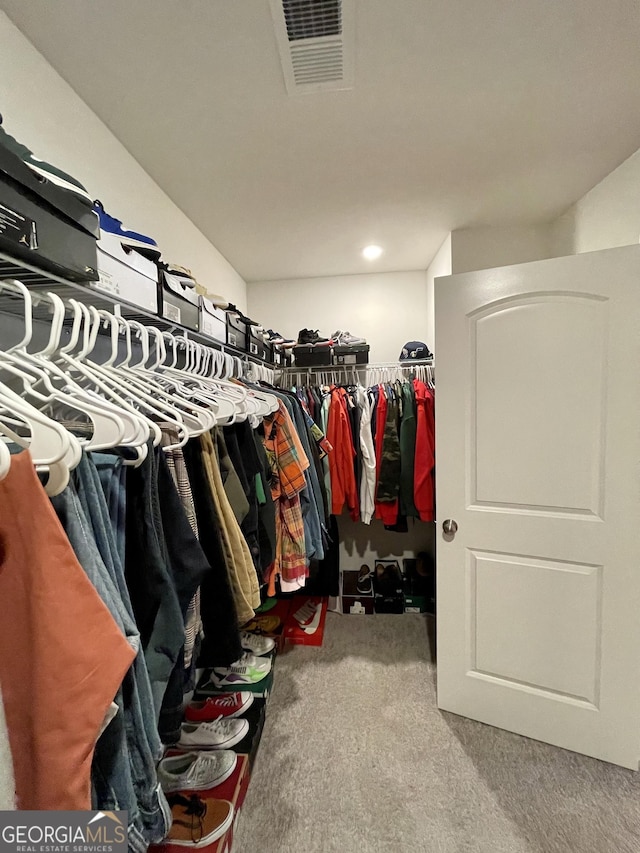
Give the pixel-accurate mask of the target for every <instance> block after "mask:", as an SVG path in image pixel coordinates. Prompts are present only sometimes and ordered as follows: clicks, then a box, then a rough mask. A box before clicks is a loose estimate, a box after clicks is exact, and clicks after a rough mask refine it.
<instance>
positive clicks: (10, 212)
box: [0, 145, 100, 281]
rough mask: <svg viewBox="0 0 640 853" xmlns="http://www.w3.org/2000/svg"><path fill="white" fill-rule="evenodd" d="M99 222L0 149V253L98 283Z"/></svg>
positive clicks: (82, 204) (76, 199)
mask: <svg viewBox="0 0 640 853" xmlns="http://www.w3.org/2000/svg"><path fill="white" fill-rule="evenodd" d="M99 236H100V222H99V220H98V216H97V214H96V213H95V212H94V211H93V209H92V206H91V204H90V202H88V201H85V200H84V199H82V198H81V197H80V196H78V195H76V194H75V193H73V192H71V191H69V190H64V189H62V188H60V187H58V186H56V184H54V183H52V182H51V181H48V180H47V179H46V178H43V177H41V176H39V175H36V174H35V172H32V170H31V169H30V168H29V167H28V166H27V165H26V164H25V163H23V162H22V160H21V159H20V158H19V157H18V156H17V155H16V154H14V153H13V152H12V151H9V150H8V149H7V148H5V147H4V146H3V145H0V252H1V253H2V254H4V255H8V256H9V257H11V258H15V259H17V260H23V261H26V262H27V263H29V264H32V265H33V266H36V267H39V268H40V269H43V270H46V271H48V272H52V273H55V274H56V275H59V276H61V277H63V278H67V279H70V280H71V281H97V280H98V262H97V248H96V240H97V238H98V237H99Z"/></svg>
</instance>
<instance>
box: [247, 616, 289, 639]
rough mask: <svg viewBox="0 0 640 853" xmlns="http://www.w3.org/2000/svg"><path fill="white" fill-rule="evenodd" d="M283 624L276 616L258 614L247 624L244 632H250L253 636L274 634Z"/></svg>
mask: <svg viewBox="0 0 640 853" xmlns="http://www.w3.org/2000/svg"><path fill="white" fill-rule="evenodd" d="M281 624H282V620H281V619H280V617H279V616H276V615H275V614H271V615H269V614H266V615H265V616H261V615H259V614H258V615H256V616H254V617H253V619H251V620H249V622H247V624H246V625H245V626H244V630H245V631H250V632H251V633H252V634H273V633H274V631H277V630H278V628H279V627H280V625H281Z"/></svg>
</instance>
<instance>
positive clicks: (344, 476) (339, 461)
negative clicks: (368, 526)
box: [327, 388, 360, 521]
mask: <svg viewBox="0 0 640 853" xmlns="http://www.w3.org/2000/svg"><path fill="white" fill-rule="evenodd" d="M346 396H347V392H346V391H345V389H344V388H333V389H332V390H331V403H330V406H329V421H328V427H327V439H328V440H329V442H330V444H331V445H332V446H333V448H334V452H333V453H331V454H330V455H329V470H330V474H331V512H332V514H333V515H340V514H341V513H342V510H343V508H344V507H345V505H346V506H347V509H348V510H349V514H350V516H351V518H352V519H353V521H357V520H358V518H359V514H360V508H359V500H358V489H357V486H356V477H355V469H354V459H355V456H356V450H355V447H354V446H353V435H352V430H351V423H350V420H349V414H348V411H347V403H346Z"/></svg>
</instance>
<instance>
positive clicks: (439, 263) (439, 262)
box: [427, 234, 451, 350]
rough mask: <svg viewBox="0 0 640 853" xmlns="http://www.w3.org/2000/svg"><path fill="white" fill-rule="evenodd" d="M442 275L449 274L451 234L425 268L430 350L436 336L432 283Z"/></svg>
mask: <svg viewBox="0 0 640 853" xmlns="http://www.w3.org/2000/svg"><path fill="white" fill-rule="evenodd" d="M443 275H451V234H448V235H447V237H446V239H445V241H444V243H443V244H442V246H440V248H439V249H438V251H437V252H436V254H435V255H434V258H433V260H432V261H431V263H430V264H429V268H428V270H427V315H428V330H429V331H428V335H429V337H428V338H427V343H428V345H429V349H431V350H433V347H434V341H435V337H436V335H435V329H436V318H435V299H434V295H435V290H434V286H433V283H434V281H435V279H436V278H440V276H443Z"/></svg>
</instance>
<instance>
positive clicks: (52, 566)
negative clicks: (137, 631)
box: [0, 451, 135, 810]
mask: <svg viewBox="0 0 640 853" xmlns="http://www.w3.org/2000/svg"><path fill="white" fill-rule="evenodd" d="M0 602H1V607H2V612H1V614H0V684H1V685H2V700H3V703H4V710H5V714H6V718H7V728H8V730H9V740H10V745H11V752H12V756H13V764H14V770H15V779H16V793H17V806H18V808H19V809H45V810H50V809H73V810H83V809H90V808H91V779H90V774H91V759H92V757H93V751H94V746H95V742H96V740H97V738H98V735H99V733H100V729H101V725H102V721H103V719H104V716H105V712H106V711H107V709H108V708H109V706H110V704H111V702H112V700H113V697H114V696H115V695H116V692H117V690H118V687H119V686H120V684H121V682H122V679H123V678H124V675H125V673H126V672H127V670H128V669H129V666H130V665H131V662H132V661H133V658H134V657H135V652H134V650H133V649H132V648H131V646H130V645H129V643H128V642H127V640H126V639H125V637H124V635H123V634H122V632H121V631H120V629H119V627H118V625H117V624H116V622H115V620H114V619H113V617H112V616H111V614H110V613H109V611H108V609H107V607H106V605H105V604H104V603H103V601H102V599H101V598H100V596H99V595H98V593H97V591H96V589H95V587H94V586H93V584H92V583H91V581H90V580H89V578H88V577H87V575H86V574H85V572H84V570H83V569H82V567H81V565H80V564H79V563H78V561H77V559H76V556H75V554H74V552H73V550H72V548H71V545H70V544H69V540H68V539H67V536H66V534H65V532H64V530H63V528H62V526H61V525H60V522H59V521H58V518H57V516H56V514H55V511H54V509H53V507H52V505H51V503H50V501H49V498H48V497H47V495H46V492H45V491H44V489H43V487H42V485H41V483H40V481H39V480H38V477H37V475H36V473H35V470H34V467H33V462H32V460H31V456H30V455H29V453H28V452H27V451H24V452H22V453H20V454H18V455H17V456H13V457H12V459H11V468H10V471H9V473H8V474H7V476H6V477H5V479H4V480H1V481H0Z"/></svg>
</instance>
